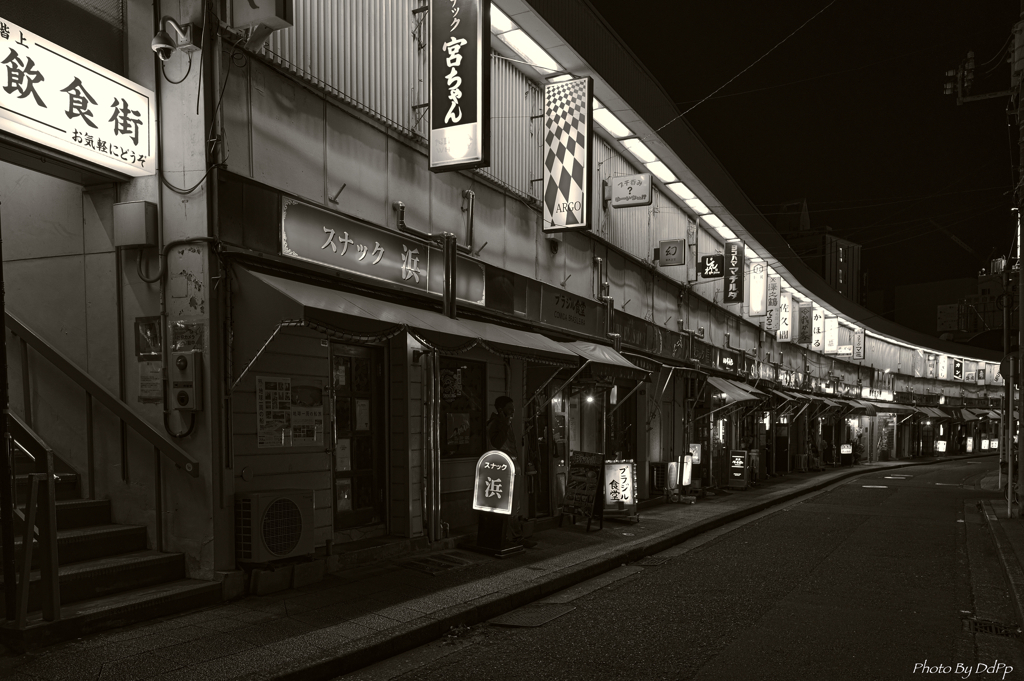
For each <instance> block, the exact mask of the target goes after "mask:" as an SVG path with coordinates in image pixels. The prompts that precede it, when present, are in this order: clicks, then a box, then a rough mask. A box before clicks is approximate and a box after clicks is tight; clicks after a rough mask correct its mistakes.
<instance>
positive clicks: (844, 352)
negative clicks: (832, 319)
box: [836, 345, 853, 357]
mask: <svg viewBox="0 0 1024 681" xmlns="http://www.w3.org/2000/svg"><path fill="white" fill-rule="evenodd" d="M836 356H837V357H853V346H852V345H840V346H839V347H838V348H836Z"/></svg>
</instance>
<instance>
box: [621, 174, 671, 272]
mask: <svg viewBox="0 0 1024 681" xmlns="http://www.w3.org/2000/svg"><path fill="white" fill-rule="evenodd" d="M608 184H609V185H610V186H611V191H612V208H632V207H633V206H649V205H651V202H652V200H653V199H654V191H653V190H652V189H651V174H650V173H640V174H639V175H623V176H621V177H613V178H611V179H610V180H608ZM679 264H680V265H681V264H682V263H679Z"/></svg>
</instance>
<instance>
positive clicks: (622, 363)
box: [559, 341, 650, 381]
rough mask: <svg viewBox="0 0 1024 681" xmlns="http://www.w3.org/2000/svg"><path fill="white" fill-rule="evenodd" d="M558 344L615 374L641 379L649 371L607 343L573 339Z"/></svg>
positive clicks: (648, 373) (647, 374)
mask: <svg viewBox="0 0 1024 681" xmlns="http://www.w3.org/2000/svg"><path fill="white" fill-rule="evenodd" d="M559 345H561V346H562V347H563V348H565V349H567V350H569V351H570V352H572V353H573V354H575V355H577V356H579V357H582V358H583V359H584V360H586V361H588V362H593V363H594V364H596V365H597V366H598V367H600V368H602V369H606V370H611V372H612V373H613V374H615V375H619V376H623V375H624V376H625V377H627V378H631V379H633V380H637V381H642V380H644V379H645V378H647V377H648V376H649V375H650V372H649V371H645V370H643V369H641V368H640V367H638V366H637V365H635V364H633V363H632V362H630V361H629V360H628V359H626V358H625V357H623V356H622V355H620V354H619V353H618V352H616V351H615V349H614V348H610V347H608V346H607V345H600V344H599V343H589V342H587V341H573V342H571V343H559Z"/></svg>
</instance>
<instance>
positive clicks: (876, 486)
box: [861, 485, 889, 489]
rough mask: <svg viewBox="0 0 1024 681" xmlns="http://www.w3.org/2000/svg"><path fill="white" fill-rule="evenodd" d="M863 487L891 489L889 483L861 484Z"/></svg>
mask: <svg viewBox="0 0 1024 681" xmlns="http://www.w3.org/2000/svg"><path fill="white" fill-rule="evenodd" d="M861 487H866V488H868V489H889V486H888V485H861Z"/></svg>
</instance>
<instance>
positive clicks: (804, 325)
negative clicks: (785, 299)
mask: <svg viewBox="0 0 1024 681" xmlns="http://www.w3.org/2000/svg"><path fill="white" fill-rule="evenodd" d="M798 314H799V318H800V322H799V324H798V327H799V329H798V331H797V334H798V336H797V339H796V340H797V342H798V343H808V344H809V343H810V342H811V330H812V329H813V328H814V308H813V307H812V305H811V303H804V304H803V305H801V306H800V311H799V313H798Z"/></svg>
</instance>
